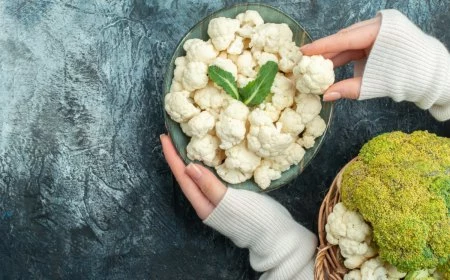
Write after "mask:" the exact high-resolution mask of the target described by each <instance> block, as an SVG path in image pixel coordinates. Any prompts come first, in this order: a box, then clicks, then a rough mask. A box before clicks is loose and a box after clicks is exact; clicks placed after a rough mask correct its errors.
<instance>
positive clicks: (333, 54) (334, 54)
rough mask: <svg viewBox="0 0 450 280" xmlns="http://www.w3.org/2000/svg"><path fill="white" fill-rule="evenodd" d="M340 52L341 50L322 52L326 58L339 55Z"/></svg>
mask: <svg viewBox="0 0 450 280" xmlns="http://www.w3.org/2000/svg"><path fill="white" fill-rule="evenodd" d="M338 54H340V52H331V53H324V54H322V56H323V57H324V58H326V59H331V58H333V57H335V56H337V55H338Z"/></svg>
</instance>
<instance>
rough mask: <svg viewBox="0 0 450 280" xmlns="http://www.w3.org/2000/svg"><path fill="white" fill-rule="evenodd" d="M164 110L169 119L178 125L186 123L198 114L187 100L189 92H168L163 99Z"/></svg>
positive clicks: (198, 111)
mask: <svg viewBox="0 0 450 280" xmlns="http://www.w3.org/2000/svg"><path fill="white" fill-rule="evenodd" d="M164 109H165V110H166V112H167V114H169V116H170V118H171V119H172V120H174V121H176V122H178V123H182V122H187V121H188V120H190V119H191V118H192V117H193V116H195V115H197V114H199V113H200V109H198V108H197V107H195V106H194V104H193V103H192V100H191V99H190V98H189V92H187V91H180V92H169V93H168V94H166V96H165V97H164Z"/></svg>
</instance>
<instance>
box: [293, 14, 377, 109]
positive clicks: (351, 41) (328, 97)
mask: <svg viewBox="0 0 450 280" xmlns="http://www.w3.org/2000/svg"><path fill="white" fill-rule="evenodd" d="M380 26H381V16H376V17H374V18H372V19H369V20H365V21H361V22H358V23H355V24H353V25H351V26H349V27H347V28H344V29H342V30H340V31H339V32H337V33H336V34H333V35H330V36H328V37H324V38H321V39H318V40H316V41H314V42H312V43H311V44H307V45H304V46H303V47H301V48H300V50H301V51H302V52H303V54H305V55H322V56H324V57H325V58H328V59H331V61H333V65H334V67H339V66H342V65H344V64H347V63H348V62H350V61H358V60H361V59H365V58H367V57H368V56H369V53H370V50H371V49H372V46H373V43H374V42H375V39H376V38H377V35H378V32H379V30H380ZM358 66H361V65H358ZM355 72H356V71H355ZM355 74H356V73H355ZM361 81H362V77H361V76H358V75H355V77H353V78H350V79H347V80H343V81H340V82H337V83H335V84H333V85H332V86H330V87H329V88H328V90H327V91H326V92H325V93H324V96H323V100H324V101H334V100H338V99H340V98H350V99H357V98H358V97H359V93H360V89H361Z"/></svg>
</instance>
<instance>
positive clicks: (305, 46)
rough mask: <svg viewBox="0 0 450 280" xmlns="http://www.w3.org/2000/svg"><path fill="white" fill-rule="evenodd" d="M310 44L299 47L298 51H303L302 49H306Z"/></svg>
mask: <svg viewBox="0 0 450 280" xmlns="http://www.w3.org/2000/svg"><path fill="white" fill-rule="evenodd" d="M310 45H311V44H306V45H303V46H301V47H300V50H301V51H303V50H304V49H306V48H308V46H310Z"/></svg>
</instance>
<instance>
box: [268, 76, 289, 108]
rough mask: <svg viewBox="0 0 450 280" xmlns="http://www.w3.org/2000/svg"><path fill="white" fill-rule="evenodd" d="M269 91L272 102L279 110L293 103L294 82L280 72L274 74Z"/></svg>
mask: <svg viewBox="0 0 450 280" xmlns="http://www.w3.org/2000/svg"><path fill="white" fill-rule="evenodd" d="M270 92H272V93H273V96H272V104H273V106H275V108H277V109H278V110H279V111H281V110H283V109H284V108H287V107H291V106H292V104H293V103H294V96H295V88H294V84H293V83H292V81H291V80H289V79H288V78H286V77H285V76H284V75H283V74H281V73H277V75H276V76H275V80H274V81H273V84H272V87H271V88H270Z"/></svg>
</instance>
